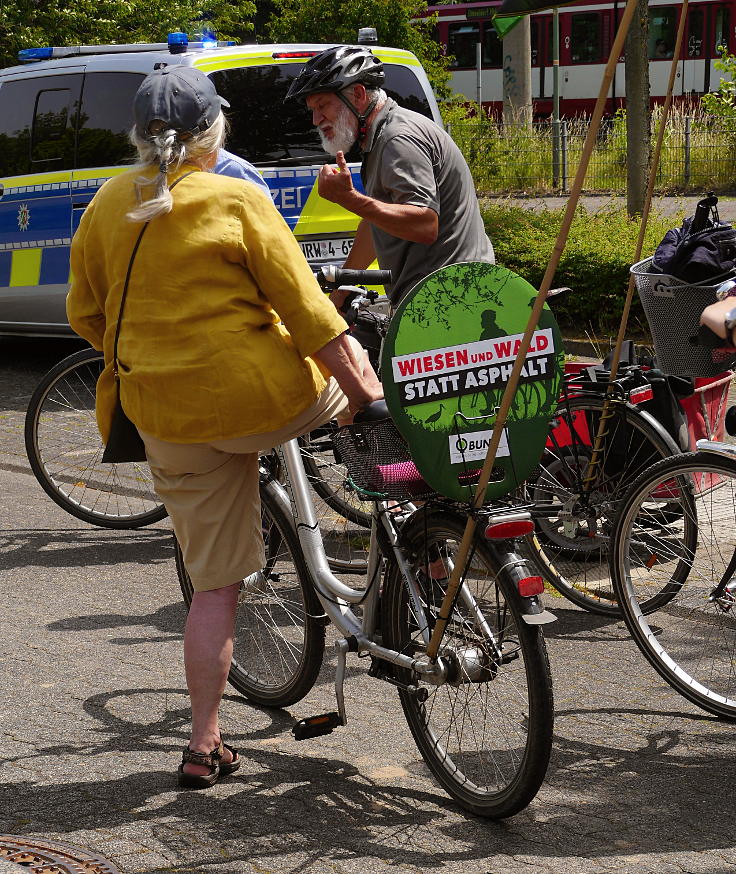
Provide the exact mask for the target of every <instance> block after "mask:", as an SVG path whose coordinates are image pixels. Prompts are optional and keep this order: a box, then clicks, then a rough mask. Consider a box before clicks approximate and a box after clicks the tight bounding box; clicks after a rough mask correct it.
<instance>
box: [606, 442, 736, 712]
mask: <svg viewBox="0 0 736 874" xmlns="http://www.w3.org/2000/svg"><path fill="white" fill-rule="evenodd" d="M697 445H698V451H697V452H692V453H687V454H685V455H682V456H680V457H677V458H671V459H667V460H665V461H661V462H659V463H658V464H656V465H654V466H653V467H651V468H650V469H649V470H647V471H645V472H644V473H643V474H642V475H641V476H640V477H639V478H638V479H637V480H636V481H635V482H634V483H633V484H632V485H631V487H630V489H629V490H628V492H627V494H626V495H625V497H624V499H623V501H622V508H621V514H620V516H619V519H618V521H617V523H616V526H615V528H614V531H613V535H612V542H611V576H612V578H613V584H614V587H615V590H616V593H617V597H618V599H619V602H620V604H621V608H622V611H623V618H624V621H625V623H626V626H627V628H628V630H629V632H630V634H631V636H632V637H633V639H634V641H635V642H636V644H637V646H638V647H639V649H640V650H641V652H642V654H643V655H644V657H645V658H646V659H647V661H648V662H649V663H650V664H651V665H652V667H653V668H654V669H655V670H656V671H657V672H658V673H659V675H660V676H661V677H662V678H663V679H664V680H665V681H666V682H667V683H669V684H670V686H672V688H673V689H675V690H676V691H677V692H679V693H680V694H681V695H682V696H683V697H684V698H686V699H687V700H688V701H691V702H692V703H693V704H695V705H697V706H698V707H701V708H702V709H704V710H706V711H707V712H708V713H712V714H714V715H715V716H719V717H721V718H724V719H736V674H735V673H734V667H733V666H734V661H735V660H736V612H734V611H735V610H736V540H735V539H734V530H735V528H736V446H733V445H730V444H724V443H718V442H715V441H707V440H703V441H698V444H697Z"/></svg>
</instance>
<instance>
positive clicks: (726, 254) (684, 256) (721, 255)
mask: <svg viewBox="0 0 736 874" xmlns="http://www.w3.org/2000/svg"><path fill="white" fill-rule="evenodd" d="M717 203H718V198H717V197H716V196H715V195H714V194H713V193H710V194H708V196H707V197H705V198H703V200H701V201H700V202H699V203H698V205H697V207H696V209H695V215H693V216H692V217H691V218H686V219H685V221H684V222H683V223H682V227H681V228H673V229H672V230H671V231H667V233H666V234H665V236H664V239H663V240H662V242H661V243H660V244H659V246H657V251H656V252H655V253H654V257H653V258H652V266H651V268H650V270H651V272H652V273H666V274H668V275H669V276H674V277H676V278H677V279H681V280H683V281H684V282H687V283H689V284H691V285H694V284H698V283H706V284H708V283H711V284H715V283H717V282H719V281H722V280H723V279H725V278H726V277H727V276H729V275H730V274H732V273H734V271H735V270H736V229H734V228H733V227H732V226H731V225H730V224H727V223H725V222H721V221H720V220H719V217H718V210H717V209H716V204H717Z"/></svg>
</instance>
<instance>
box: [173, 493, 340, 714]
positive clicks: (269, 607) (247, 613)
mask: <svg viewBox="0 0 736 874" xmlns="http://www.w3.org/2000/svg"><path fill="white" fill-rule="evenodd" d="M277 488H278V487H277V486H276V485H275V484H274V483H273V482H269V483H266V484H263V483H262V484H261V506H262V513H263V537H264V541H265V543H266V564H265V566H264V568H263V569H262V570H260V571H258V572H257V573H255V574H252V575H251V576H250V577H248V578H247V579H245V580H243V581H242V583H241V584H240V596H239V598H238V612H237V616H236V619H235V634H234V638H233V660H232V665H231V666H230V673H229V675H228V680H229V681H230V683H231V684H232V685H233V686H234V687H235V688H236V689H237V690H238V692H241V693H242V694H243V695H245V697H246V698H248V699H249V700H250V701H253V702H254V703H256V704H262V705H265V706H267V707H287V706H289V705H290V704H294V703H295V702H297V701H300V700H301V699H302V698H303V697H304V696H305V695H306V694H307V693H308V692H309V690H310V689H311V688H312V686H314V683H315V681H316V679H317V675H318V674H319V671H320V668H321V666H322V656H323V654H324V648H325V620H324V618H321V617H322V614H323V611H322V608H321V606H320V603H319V601H318V600H317V596H316V594H315V592H314V587H313V585H312V582H311V577H310V575H309V571H308V569H307V566H306V564H305V562H304V557H303V555H302V552H301V547H300V546H299V540H298V538H297V535H296V531H295V529H294V522H293V519H292V517H291V516H290V515H289V514H288V512H287V511H286V510H285V508H284V505H283V503H282V501H281V499H280V498H279V496H278V494H277ZM284 500H288V499H286V498H285V496H284ZM286 507H287V508H288V503H287V504H286ZM174 549H175V558H176V572H177V574H178V576H179V585H180V586H181V591H182V595H183V596H184V602H185V603H186V605H187V607H189V605H190V604H191V602H192V593H193V589H192V582H191V580H190V578H189V574H188V573H187V570H186V567H185V566H184V560H183V556H182V553H181V549H180V548H179V544H178V543H177V542H176V539H175V541H174Z"/></svg>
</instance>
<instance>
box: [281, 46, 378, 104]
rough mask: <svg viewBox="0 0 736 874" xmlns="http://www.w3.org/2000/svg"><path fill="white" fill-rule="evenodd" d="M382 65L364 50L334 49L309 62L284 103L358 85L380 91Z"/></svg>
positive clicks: (358, 48)
mask: <svg viewBox="0 0 736 874" xmlns="http://www.w3.org/2000/svg"><path fill="white" fill-rule="evenodd" d="M384 78H385V77H384V73H383V62H382V61H381V60H380V59H379V58H377V57H376V56H375V55H374V54H373V52H372V51H371V50H370V49H369V48H366V47H365V46H333V47H332V48H329V49H325V50H324V51H323V52H320V53H319V54H318V55H315V57H313V58H310V59H309V60H308V61H307V63H306V64H305V65H304V68H303V70H302V71H301V73H300V74H299V75H298V76H297V77H296V79H294V81H293V82H292V83H291V85H290V87H289V90H288V92H287V94H286V100H298V99H300V98H301V99H302V100H303V99H305V98H306V97H309V95H310V94H316V93H317V92H320V91H334V92H336V93H339V92H340V91H342V90H343V89H344V88H348V87H349V86H350V85H355V84H357V83H360V84H361V85H365V87H366V88H380V87H381V85H382V84H383V80H384Z"/></svg>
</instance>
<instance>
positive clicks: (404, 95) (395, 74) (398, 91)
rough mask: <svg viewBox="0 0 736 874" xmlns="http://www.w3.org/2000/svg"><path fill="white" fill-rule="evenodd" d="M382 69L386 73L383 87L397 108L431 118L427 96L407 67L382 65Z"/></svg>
mask: <svg viewBox="0 0 736 874" xmlns="http://www.w3.org/2000/svg"><path fill="white" fill-rule="evenodd" d="M383 69H384V70H385V71H386V81H385V83H384V85H383V90H384V91H385V92H386V94H387V95H388V96H389V97H390V98H391V99H392V100H395V101H396V102H397V103H398V104H399V106H403V107H405V108H406V109H411V110H412V111H413V112H418V113H419V114H420V115H426V116H427V118H432V109H431V108H430V105H429V101H428V100H427V95H426V94H425V92H424V89H423V88H422V86H421V85H420V83H419V79H417V77H416V76H415V75H414V73H413V72H412V71H411V70H410V69H409V67H402V66H400V65H399V64H384V67H383Z"/></svg>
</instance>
